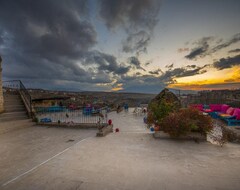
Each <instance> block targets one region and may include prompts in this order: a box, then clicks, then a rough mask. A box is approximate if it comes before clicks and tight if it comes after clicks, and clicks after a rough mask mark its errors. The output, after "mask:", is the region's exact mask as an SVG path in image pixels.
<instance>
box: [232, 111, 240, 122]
mask: <svg viewBox="0 0 240 190" xmlns="http://www.w3.org/2000/svg"><path fill="white" fill-rule="evenodd" d="M233 116H235V117H236V119H237V120H240V109H239V108H236V109H235V110H234V112H233Z"/></svg>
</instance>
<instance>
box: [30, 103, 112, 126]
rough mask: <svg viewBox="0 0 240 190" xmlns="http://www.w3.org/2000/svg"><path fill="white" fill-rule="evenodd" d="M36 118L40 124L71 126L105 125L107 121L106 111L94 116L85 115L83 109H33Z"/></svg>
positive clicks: (90, 114)
mask: <svg viewBox="0 0 240 190" xmlns="http://www.w3.org/2000/svg"><path fill="white" fill-rule="evenodd" d="M34 109H35V112H36V118H37V119H38V122H40V123H70V124H71V123H72V124H106V123H107V121H108V114H107V110H100V112H99V113H96V114H92V113H89V114H86V113H85V112H84V110H83V109H80V110H69V109H67V108H63V109H62V110H53V109H49V107H46V108H43V107H37V108H34Z"/></svg>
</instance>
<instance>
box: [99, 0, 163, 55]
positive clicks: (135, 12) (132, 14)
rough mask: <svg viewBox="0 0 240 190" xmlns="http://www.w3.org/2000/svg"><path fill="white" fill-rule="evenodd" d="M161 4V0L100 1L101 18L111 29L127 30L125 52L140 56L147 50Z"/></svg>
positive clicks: (124, 44) (124, 43)
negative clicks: (139, 54)
mask: <svg viewBox="0 0 240 190" xmlns="http://www.w3.org/2000/svg"><path fill="white" fill-rule="evenodd" d="M160 4H161V1H160V0H131V1H129V0H117V1H113V0H100V16H101V17H102V18H103V20H104V22H105V24H106V26H107V27H108V28H109V29H113V28H117V27H119V26H121V27H123V28H125V31H126V32H127V34H128V37H127V39H126V40H125V41H124V42H123V51H124V52H127V53H129V52H131V53H133V52H136V53H137V54H138V53H140V52H146V50H147V46H148V44H149V42H150V37H151V34H152V32H153V28H154V27H155V25H156V24H157V21H158V20H157V15H158V13H159V10H160Z"/></svg>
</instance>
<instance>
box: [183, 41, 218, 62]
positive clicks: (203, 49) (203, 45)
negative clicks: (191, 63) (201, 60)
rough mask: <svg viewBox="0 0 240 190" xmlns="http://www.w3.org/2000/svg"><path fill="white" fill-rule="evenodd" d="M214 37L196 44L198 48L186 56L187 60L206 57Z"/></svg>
mask: <svg viewBox="0 0 240 190" xmlns="http://www.w3.org/2000/svg"><path fill="white" fill-rule="evenodd" d="M213 39H214V38H213V37H204V38H202V39H200V40H199V41H197V42H195V44H196V45H197V47H195V48H193V49H192V50H191V52H190V53H189V54H188V55H186V56H185V58H187V59H196V58H198V57H204V56H205V54H206V53H207V51H208V50H209V41H211V40H213Z"/></svg>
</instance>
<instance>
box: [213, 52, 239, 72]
mask: <svg viewBox="0 0 240 190" xmlns="http://www.w3.org/2000/svg"><path fill="white" fill-rule="evenodd" d="M236 65H240V55H236V56H234V57H227V58H222V59H220V60H219V61H216V62H214V64H213V66H214V67H215V68H217V69H218V70H223V69H227V68H231V67H233V66H236Z"/></svg>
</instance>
